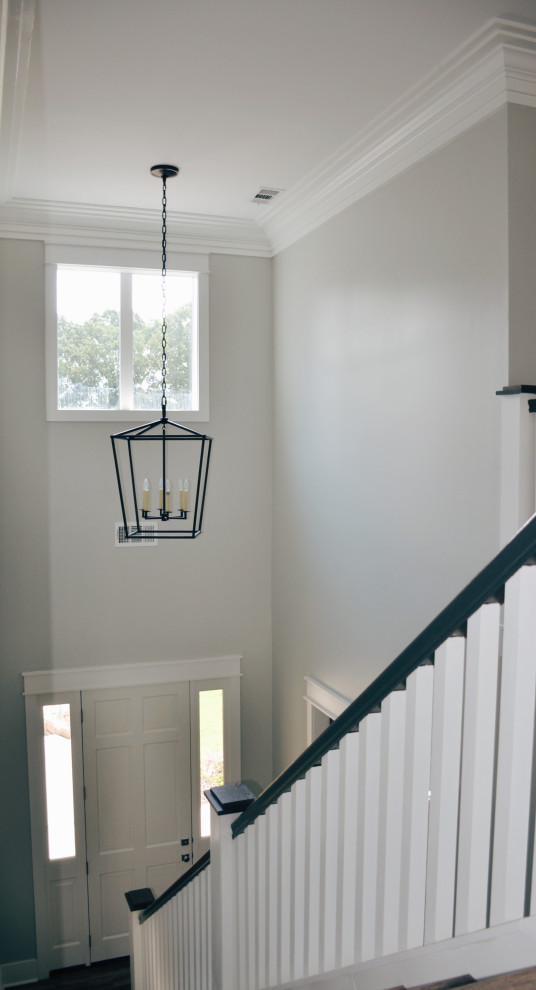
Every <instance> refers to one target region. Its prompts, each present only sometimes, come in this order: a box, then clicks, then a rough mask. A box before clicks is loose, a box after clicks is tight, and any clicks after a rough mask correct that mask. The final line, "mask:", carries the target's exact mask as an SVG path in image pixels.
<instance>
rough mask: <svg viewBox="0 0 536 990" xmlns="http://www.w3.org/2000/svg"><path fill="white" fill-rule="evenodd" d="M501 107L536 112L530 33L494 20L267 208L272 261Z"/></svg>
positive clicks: (535, 54)
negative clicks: (512, 105)
mask: <svg viewBox="0 0 536 990" xmlns="http://www.w3.org/2000/svg"><path fill="white" fill-rule="evenodd" d="M507 103H517V104H521V105H523V106H530V107H536V28H535V27H531V26H530V25H525V24H519V23H517V22H514V21H510V20H506V19H503V18H495V19H494V20H492V21H490V22H489V23H488V24H487V25H486V26H485V27H484V28H483V29H482V30H481V31H479V32H477V33H476V34H474V35H473V36H472V37H471V38H470V39H469V40H468V41H467V42H465V44H464V45H462V46H461V47H460V48H458V49H457V50H456V51H455V52H454V53H453V54H452V55H451V57H450V58H448V59H446V60H445V61H444V62H442V63H441V64H440V65H439V66H438V68H437V69H435V70H434V71H433V72H432V73H430V74H429V75H428V76H427V77H426V78H425V79H423V80H422V81H421V82H420V83H419V84H418V85H417V86H414V87H412V88H411V89H410V90H409V91H408V92H406V93H405V94H404V96H403V97H401V98H400V100H398V101H397V103H395V104H393V105H392V106H391V107H390V108H389V110H388V111H386V112H385V113H384V114H382V115H381V116H380V117H378V118H376V120H375V121H373V122H372V123H371V124H370V125H369V127H367V128H366V129H364V130H362V131H361V132H360V133H359V134H358V135H356V137H354V138H352V140H350V141H348V142H347V143H346V144H345V145H343V146H342V148H340V149H339V150H338V151H337V152H336V153H335V154H334V155H332V156H331V157H330V158H328V159H327V160H326V161H324V162H323V163H322V164H321V165H319V166H318V167H317V168H315V169H313V170H312V171H311V172H310V173H309V174H308V175H307V176H305V177H304V179H303V180H302V181H301V182H299V183H298V184H297V185H296V186H294V188H293V189H292V190H289V191H288V192H287V193H286V194H285V197H284V199H282V200H280V201H279V202H277V203H275V204H274V205H273V206H272V205H270V206H268V207H267V208H266V212H263V215H262V217H261V219H260V221H259V222H260V223H261V225H262V226H263V228H264V230H265V231H266V234H267V236H268V239H269V241H270V243H271V245H272V249H273V252H274V254H275V253H277V252H278V251H281V250H282V249H283V248H285V247H288V246H289V245H290V244H292V243H293V242H294V241H296V240H298V239H299V238H301V237H303V236H304V235H305V234H307V233H309V232H310V231H312V230H314V229H315V228H316V227H318V226H319V225H320V224H322V223H324V222H325V221H326V220H329V219H330V218H331V217H333V216H335V215H336V214H337V213H339V212H340V211H341V210H343V209H346V208H347V207H348V206H351V205H352V203H355V202H357V201H358V200H359V199H361V198H362V197H363V196H366V195H368V194H369V193H370V192H372V191H373V190H375V189H378V188H379V187H380V186H382V185H383V184H384V183H386V182H388V181H390V180H391V179H393V178H395V176H397V175H399V174H401V173H402V172H403V171H405V170H406V169H407V168H409V167H410V166H411V165H414V164H416V163H417V162H418V161H420V160H421V159H423V158H425V157H426V156H427V155H429V154H431V153H432V152H433V151H436V150H437V149H438V148H440V147H442V145H444V144H446V143H447V142H448V141H451V140H452V139H453V138H454V137H457V136H458V135H459V134H461V133H462V132H463V131H465V130H467V129H468V128H470V127H473V126H474V125H475V124H477V123H478V122H479V121H481V120H484V119H485V118H486V117H488V116H489V115H490V114H491V113H493V112H494V111H496V110H498V109H500V108H501V107H503V106H505V105H506V104H507Z"/></svg>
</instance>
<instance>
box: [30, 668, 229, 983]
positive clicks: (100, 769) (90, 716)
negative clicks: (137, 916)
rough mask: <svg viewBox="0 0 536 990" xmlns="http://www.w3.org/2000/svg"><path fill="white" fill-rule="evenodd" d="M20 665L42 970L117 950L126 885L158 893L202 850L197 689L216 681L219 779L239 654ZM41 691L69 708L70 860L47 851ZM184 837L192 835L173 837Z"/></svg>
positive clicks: (122, 946)
mask: <svg viewBox="0 0 536 990" xmlns="http://www.w3.org/2000/svg"><path fill="white" fill-rule="evenodd" d="M151 675H152V677H153V682H152V683H151ZM196 675H197V676H196ZM23 676H24V687H25V691H24V693H25V702H26V721H27V736H28V766H29V781H30V804H31V817H32V849H33V862H34V887H35V902H36V929H37V955H38V975H39V977H40V978H43V977H46V976H47V975H48V972H49V971H50V969H52V968H61V967H64V966H71V965H78V964H80V963H82V964H83V963H85V964H86V965H88V964H89V962H90V961H91V962H94V961H97V960H99V959H105V958H112V957H114V956H117V955H121V954H127V953H128V951H129V949H128V943H127V942H125V940H124V932H125V931H126V928H125V921H124V918H125V917H126V902H125V899H124V893H125V891H126V890H128V889H132V888H134V887H145V886H148V887H151V889H152V890H153V891H154V893H155V895H156V896H158V894H160V893H162V892H163V890H165V889H166V887H167V886H169V884H170V883H172V882H174V881H175V880H176V879H177V877H178V876H180V875H181V873H182V872H184V871H185V870H187V869H189V867H190V866H191V865H192V862H193V860H195V859H198V858H199V856H200V855H202V852H203V851H204V848H205V846H206V845H207V842H206V840H201V838H200V835H199V826H198V823H199V808H198V802H199V795H200V788H199V772H200V770H199V719H198V711H199V692H200V691H202V690H213V689H214V688H221V689H222V690H223V712H224V754H225V759H224V764H225V781H226V782H228V781H231V780H239V779H240V657H222V658H218V659H214V660H199V661H164V662H155V663H153V664H132V665H123V666H114V667H107V668H104V667H102V668H82V669H80V670H65V671H57V670H56V671H36V672H31V673H29V674H24V675H23ZM171 677H174V678H176V682H175V683H170V678H171ZM181 682H182V683H181ZM121 685H126V687H122V686H121ZM75 686H76V687H77V688H78V690H74V688H75ZM41 695H42V696H41ZM81 698H82V699H83V703H84V708H85V717H84V722H85V725H84V730H85V735H84V748H85V753H84V763H85V773H86V781H85V784H86V810H85V815H86V819H87V830H88V834H87V840H88V843H87V857H88V864H89V867H88V875H87V877H86V826H85V819H84V776H83V775H84V771H83V766H82V762H83V761H82V733H81V725H80V716H81ZM188 699H189V700H188ZM51 703H55V704H56V703H58V704H59V703H68V704H70V705H71V713H72V735H73V738H72V754H73V784H74V806H75V817H76V834H77V847H76V857H71V858H70V860H68V861H67V863H68V866H65V865H63V866H61V865H60V864H59V863H58V862H57V861H56V863H55V864H51V863H50V862H49V860H48V855H47V837H46V800H45V780H44V753H43V741H42V705H43V704H51ZM190 710H191V712H192V717H191V718H190ZM77 716H78V717H77ZM185 795H186V799H185ZM192 795H193V801H194V808H195V810H194V813H193V815H192V810H191V801H192ZM192 818H193V828H192ZM192 836H195V840H194V843H193V845H192ZM79 839H80V840H81V841H80V842H79ZM187 839H189V840H190V844H189V845H183V844H182V842H183V840H187ZM183 856H184V857H186V856H188V857H189V858H188V861H187V862H184V861H183V858H182V857H183ZM73 867H75V869H74V871H73ZM62 869H63V873H65V875H63V873H62V872H61V871H62ZM52 874H54V876H52ZM56 874H57V880H58V881H59V882H60V886H57V888H56V889H54V888H53V887H51V886H50V883H49V884H48V886H47V876H49V875H50V877H51V880H52V882H55V877H56ZM131 881H132V882H131ZM88 888H89V904H90V911H91V915H92V917H91V935H92V945H91V950H90V947H89V945H90V936H89V930H90V925H89V919H88ZM60 894H61V896H60ZM53 898H55V900H53ZM73 899H74V900H73ZM74 903H76V909H74V908H73V904H74ZM123 904H124V905H125V907H124V909H123ZM123 910H124V911H125V914H124V915H123V916H122V912H123ZM75 922H76V925H78V927H79V930H78V929H77V930H76V931H75V930H74V927H73V926H74V923H75ZM58 932H59V934H60V935H61V939H59V940H58Z"/></svg>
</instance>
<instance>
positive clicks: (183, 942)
mask: <svg viewBox="0 0 536 990" xmlns="http://www.w3.org/2000/svg"><path fill="white" fill-rule="evenodd" d="M177 902H178V903H177V914H178V925H179V938H178V942H179V990H186V973H187V968H186V958H187V939H186V933H185V925H186V920H185V897H184V891H183V890H182V891H181V892H180V894H179V896H178V898H177Z"/></svg>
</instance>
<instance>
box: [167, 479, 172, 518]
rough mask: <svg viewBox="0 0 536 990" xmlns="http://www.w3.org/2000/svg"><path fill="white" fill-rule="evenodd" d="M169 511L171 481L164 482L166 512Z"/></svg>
mask: <svg viewBox="0 0 536 990" xmlns="http://www.w3.org/2000/svg"><path fill="white" fill-rule="evenodd" d="M170 511H171V481H170V480H169V478H168V479H167V481H166V512H170Z"/></svg>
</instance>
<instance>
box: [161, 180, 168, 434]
mask: <svg viewBox="0 0 536 990" xmlns="http://www.w3.org/2000/svg"><path fill="white" fill-rule="evenodd" d="M166 219H167V198H166V176H165V175H163V176H162V412H163V415H165V409H166V404H167V398H166V387H167V382H166V361H167V354H166V333H167V322H166V261H167V259H166Z"/></svg>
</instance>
